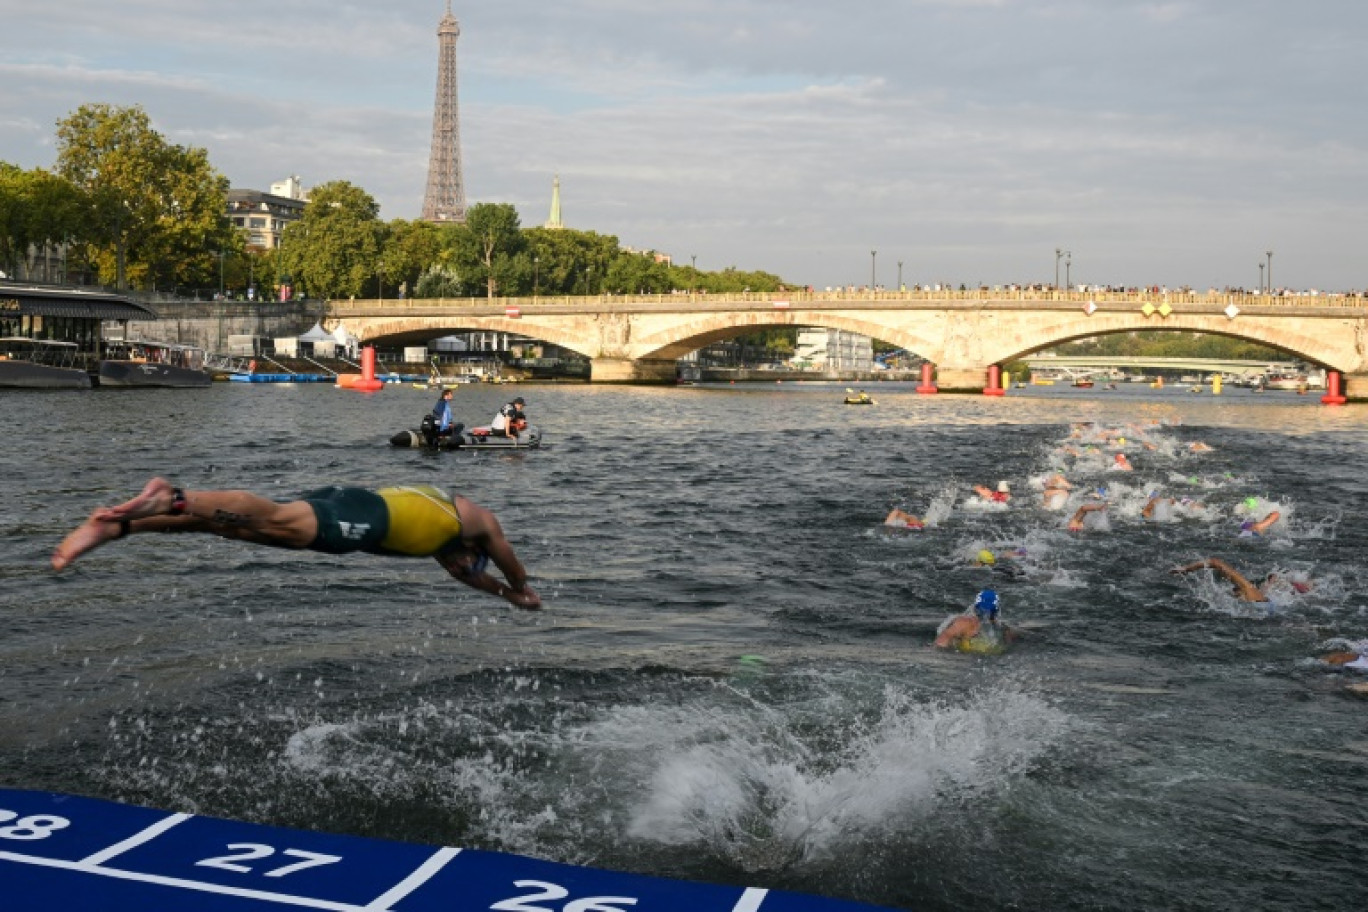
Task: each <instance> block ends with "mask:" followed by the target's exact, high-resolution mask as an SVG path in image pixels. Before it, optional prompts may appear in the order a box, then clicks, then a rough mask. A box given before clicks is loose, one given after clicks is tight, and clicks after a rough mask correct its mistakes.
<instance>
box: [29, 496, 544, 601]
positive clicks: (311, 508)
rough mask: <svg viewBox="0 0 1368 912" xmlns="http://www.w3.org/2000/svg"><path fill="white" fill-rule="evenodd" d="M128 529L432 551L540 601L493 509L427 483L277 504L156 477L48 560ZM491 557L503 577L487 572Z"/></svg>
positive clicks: (464, 576)
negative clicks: (187, 487)
mask: <svg viewBox="0 0 1368 912" xmlns="http://www.w3.org/2000/svg"><path fill="white" fill-rule="evenodd" d="M134 532H204V533H208V534H210V535H217V536H219V537H220V538H232V539H238V540H240V541H246V542H251V543H253V544H258V545H272V546H275V547H279V548H295V549H307V550H310V551H322V552H325V553H328V554H346V553H349V552H352V551H365V552H368V553H371V554H386V555H393V556H397V557H432V558H435V559H436V560H437V563H439V564H441V565H442V567H443V568H445V569H446V571H447V572H448V573H450V574H451V575H452V576H454V577H455V578H456V579H458V580H460V581H461V582H463V583H465V584H466V585H467V586H471V587H473V588H475V589H479V590H481V591H483V592H488V593H490V594H491V595H497V596H499V597H500V598H503V599H506V600H507V601H508V602H510V603H511V604H513V605H515V606H516V607H518V608H529V609H530V608H539V607H541V598H540V597H539V596H538V595H537V593H536V592H535V591H533V590H532V588H531V587H530V586H528V585H527V571H526V570H525V569H524V568H523V565H522V564H521V563H520V562H519V561H518V556H517V555H516V554H515V553H514V552H513V546H512V545H510V544H509V543H508V539H506V538H505V537H504V533H503V529H502V528H501V527H500V526H499V521H498V519H497V518H495V516H494V514H493V513H491V512H490V511H489V510H486V509H485V508H484V507H481V506H478V505H476V504H474V503H472V502H470V501H469V500H466V499H465V498H464V497H460V496H454V497H453V496H451V495H448V494H446V493H445V492H443V491H441V490H439V489H437V488H434V487H430V486H427V485H422V486H416V487H394V488H381V489H379V490H378V491H370V490H367V489H365V488H342V487H335V486H334V487H327V488H321V489H319V490H317V491H312V492H310V493H308V494H305V495H304V496H303V497H302V498H301V499H299V500H292V501H287V502H285V503H280V502H277V501H273V500H267V499H266V498H264V497H259V496H257V495H256V494H252V493H250V492H247V491H185V490H182V489H180V488H177V487H174V486H173V485H172V484H171V482H169V481H167V480H166V479H164V478H154V479H152V480H151V481H149V482H148V483H147V485H146V486H145V487H144V488H143V490H142V493H140V494H139V495H138V496H137V497H135V498H133V499H132V500H130V501H128V502H127V503H123V504H120V505H119V506H117V507H101V508H99V509H97V510H95V512H93V513H91V514H90V518H89V519H87V520H86V521H85V522H84V523H82V524H81V525H80V526H78V527H77V528H76V529H75V530H74V531H72V532H71V533H70V534H69V535H67V537H66V538H65V539H64V540H63V541H62V543H61V544H60V545H58V546H57V550H56V551H54V552H53V555H52V567H53V569H55V570H62V569H64V568H66V567H67V566H69V565H70V564H71V562H72V561H74V560H76V558H78V557H80V556H81V555H82V554H85V553H86V552H87V551H92V550H94V549H95V548H98V547H100V546H101V545H103V544H105V543H106V542H111V541H114V540H115V539H118V538H123V537H125V536H127V535H129V534H130V533H134ZM490 561H493V562H494V565H495V566H496V567H498V568H499V570H501V571H502V572H503V575H504V578H505V579H507V580H508V582H507V584H505V583H503V582H501V581H499V580H498V579H496V578H495V577H493V576H492V575H490V574H489V573H487V572H486V567H487V566H488V564H489V562H490Z"/></svg>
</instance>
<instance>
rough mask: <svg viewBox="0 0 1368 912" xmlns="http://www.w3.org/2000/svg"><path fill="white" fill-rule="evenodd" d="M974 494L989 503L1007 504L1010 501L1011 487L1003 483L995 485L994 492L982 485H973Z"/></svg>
mask: <svg viewBox="0 0 1368 912" xmlns="http://www.w3.org/2000/svg"><path fill="white" fill-rule="evenodd" d="M974 493H975V494H977V495H978V496H979V497H981V498H983V499H984V500H986V501H988V502H989V503H1007V501H1009V500H1011V499H1012V489H1011V486H1009V485H1008V484H1007V482H1005V481H999V482H998V483H997V490H996V491H991V490H989V489H988V488H987V487H985V486H984V485H974Z"/></svg>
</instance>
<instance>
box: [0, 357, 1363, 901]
mask: <svg viewBox="0 0 1368 912" xmlns="http://www.w3.org/2000/svg"><path fill="white" fill-rule="evenodd" d="M518 390H519V392H520V393H521V394H522V395H524V396H525V397H526V398H527V400H528V409H529V413H530V415H531V417H532V419H533V421H534V422H535V423H537V424H538V425H539V426H540V427H541V428H542V430H543V432H544V434H545V438H544V439H545V441H546V443H547V444H548V448H547V449H544V450H541V451H537V452H527V453H520V454H491V453H481V454H475V453H467V452H456V453H442V454H428V453H423V452H419V451H413V450H399V449H393V448H391V447H389V446H388V443H387V441H388V438H389V436H390V435H391V434H392V433H394V432H395V431H397V430H400V429H402V428H405V427H409V426H414V425H416V421H417V419H418V417H419V416H420V415H421V414H422V413H423V412H424V411H425V410H426V409H427V408H428V407H429V406H430V405H431V403H430V401H429V399H431V398H432V397H431V396H430V394H428V393H426V392H420V391H418V390H414V389H411V388H408V387H391V388H388V389H386V390H384V391H383V392H381V393H379V394H376V395H363V394H358V393H354V392H349V391H338V390H335V389H333V388H331V387H325V386H322V385H303V386H272V385H255V384H251V385H247V384H243V385H239V384H217V385H215V386H213V387H212V388H210V389H205V390H176V391H115V390H104V391H94V392H84V393H72V394H67V393H53V394H41V393H36V394H25V393H7V394H5V395H4V396H3V397H0V435H3V440H4V443H3V446H2V447H0V466H2V467H3V472H4V478H5V482H4V487H5V496H4V498H3V499H2V500H0V522H2V523H3V526H4V528H5V530H6V534H5V535H4V536H3V538H0V577H3V581H4V582H3V592H4V595H3V605H4V611H5V615H6V625H5V635H4V637H3V638H2V639H0V784H3V785H5V786H8V787H19V788H32V789H51V790H57V791H66V792H75V793H80V794H85V795H91V796H96V797H104V798H110V799H115V800H123V801H131V802H137V803H144V804H149V805H154V806H157V807H162V808H166V809H170V810H182V811H190V812H197V813H203V814H210V815H216V816H226V817H237V818H244V819H249V820H253V821H257V822H268V823H273V824H277V825H283V826H294V827H304V828H311V829H321V830H330V831H336V832H349V833H356V834H361V835H368V836H379V837H386V838H398V839H407V840H412V841H418V842H427V843H443V844H449V845H465V846H478V847H486V848H495V849H502V850H506V851H514V852H520V853H524V854H531V855H536V856H541V857H547V858H552V859H556V860H562V861H570V862H577V863H584V864H592V865H596V866H600V867H609V868H617V869H623V870H633V871H639V872H643V873H653V874H662V875H668V876H677V877H688V878H696V879H703V880H711V881H718V882H729V883H744V884H747V885H755V886H769V887H775V888H784V889H791V890H799V891H804V892H813V893H819V894H823V895H828V896H839V897H845V898H852V899H859V900H864V901H867V902H871V903H876V904H880V905H884V906H889V907H894V908H902V909H918V910H922V909H932V910H939V909H1003V908H1021V909H1055V910H1068V909H1135V908H1155V909H1158V908H1165V909H1178V908H1185V909H1187V908H1190V909H1248V908H1260V909H1294V908H1295V909H1340V908H1348V907H1350V905H1351V904H1356V903H1357V900H1358V899H1359V898H1360V895H1361V890H1362V887H1363V884H1364V873H1363V847H1364V846H1365V844H1368V814H1366V813H1365V808H1368V777H1366V776H1365V772H1368V726H1365V713H1368V702H1365V701H1364V699H1363V698H1362V697H1357V696H1355V695H1353V694H1352V693H1351V692H1350V691H1349V690H1347V688H1346V685H1347V684H1349V683H1351V681H1352V680H1353V679H1354V675H1353V673H1352V672H1343V671H1332V670H1331V669H1329V668H1328V667H1327V666H1325V665H1323V664H1321V663H1320V662H1318V661H1317V660H1316V658H1315V657H1316V656H1317V655H1318V654H1320V653H1321V652H1323V651H1324V649H1325V648H1328V647H1330V646H1333V645H1336V644H1339V645H1343V644H1346V643H1351V644H1352V643H1362V642H1363V641H1365V639H1368V608H1366V607H1365V602H1366V600H1365V598H1364V591H1365V587H1364V584H1365V582H1368V580H1366V579H1365V575H1366V573H1368V571H1365V568H1364V563H1363V561H1362V559H1361V555H1362V554H1363V549H1364V545H1365V541H1368V513H1365V512H1364V511H1363V510H1362V505H1363V503H1364V495H1365V494H1366V493H1368V483H1366V482H1365V480H1364V477H1363V470H1362V464H1363V457H1364V454H1365V452H1368V448H1366V447H1365V444H1366V443H1368V408H1365V407H1362V406H1347V407H1343V408H1325V407H1322V406H1320V405H1319V404H1318V403H1316V401H1315V397H1314V396H1307V397H1298V396H1296V395H1295V394H1274V393H1268V394H1262V395H1257V394H1252V393H1249V392H1246V391H1240V390H1227V392H1226V394H1225V395H1223V396H1220V397H1216V396H1212V395H1209V394H1206V395H1200V396H1199V395H1195V394H1192V393H1189V392H1187V391H1186V390H1182V389H1177V390H1174V389H1170V390H1166V391H1154V390H1150V389H1149V388H1148V387H1140V386H1138V385H1137V386H1135V387H1134V388H1131V387H1123V388H1122V389H1119V390H1112V391H1106V390H1094V391H1089V392H1084V391H1079V390H1071V389H1067V388H1058V389H1054V388H1043V387H1042V388H1032V389H1025V390H1014V391H1013V392H1012V394H1011V395H1009V396H1007V397H1005V398H1002V399H991V398H985V397H976V396H918V395H917V394H916V392H915V389H914V385H912V384H908V385H905V386H904V385H898V384H885V385H879V386H876V387H873V388H871V392H873V393H874V395H875V397H876V399H877V400H878V404H877V406H875V407H873V408H852V407H847V406H844V405H842V403H841V399H842V397H843V395H844V390H843V389H842V388H840V387H836V386H829V385H794V384H774V385H762V384H757V385H749V386H740V385H737V386H718V387H708V386H697V387H686V388H677V389H674V388H672V389H662V388H609V387H589V386H535V385H528V386H522V387H519V388H518ZM507 395H508V392H507V388H499V387H490V386H480V387H468V388H463V389H461V390H458V391H457V394H456V402H455V405H456V406H457V409H456V411H457V413H458V417H459V418H461V419H462V420H464V421H465V422H466V423H467V424H474V423H482V422H483V421H486V420H488V418H489V416H491V415H492V414H493V413H494V411H495V409H496V408H497V406H498V405H499V403H500V402H501V401H502V399H503V398H505V397H506V396H507ZM1075 422H1087V423H1089V424H1088V425H1087V426H1086V427H1082V428H1078V429H1075V427H1074V426H1073V425H1074V423H1075ZM1108 429H1110V430H1111V431H1112V439H1111V440H1110V441H1108V439H1107V438H1106V436H1105V431H1106V430H1108ZM1075 432H1076V433H1077V434H1079V435H1081V436H1071V434H1074V433H1075ZM1116 436H1125V437H1126V442H1125V443H1124V444H1122V443H1120V442H1119V441H1116V440H1115V439H1114V438H1115V437H1116ZM1194 441H1202V442H1205V443H1206V444H1209V445H1210V446H1211V447H1213V448H1214V449H1213V451H1212V452H1206V453H1198V452H1193V451H1192V450H1191V449H1190V448H1189V444H1191V443H1192V442H1194ZM1090 443H1093V444H1096V448H1095V449H1088V445H1089V444H1090ZM1070 446H1072V447H1074V448H1075V449H1076V450H1077V452H1078V454H1079V455H1078V456H1074V455H1072V454H1071V453H1070V452H1069V450H1068V449H1066V448H1067V447H1070ZM1118 447H1123V448H1124V450H1125V452H1127V453H1128V454H1129V456H1130V459H1131V461H1132V463H1133V464H1134V465H1135V471H1134V472H1132V473H1129V474H1126V473H1121V472H1116V471H1113V470H1112V469H1110V468H1109V466H1110V464H1111V460H1112V453H1113V451H1114V449H1116V448H1118ZM1056 469H1059V470H1062V471H1063V472H1065V474H1067V475H1068V476H1069V478H1070V479H1071V480H1073V481H1074V482H1075V484H1076V488H1075V492H1074V495H1073V503H1074V504H1077V503H1081V502H1083V501H1084V500H1086V499H1087V497H1086V493H1085V492H1086V491H1088V490H1092V489H1095V488H1097V487H1099V486H1101V487H1104V488H1105V489H1106V496H1107V498H1108V500H1109V502H1110V503H1111V506H1110V508H1109V509H1108V511H1107V518H1106V520H1105V522H1104V523H1103V524H1102V526H1101V527H1100V528H1093V529H1090V530H1088V531H1085V532H1083V533H1080V534H1070V533H1067V532H1065V531H1064V529H1063V525H1064V523H1063V520H1064V516H1063V514H1060V513H1055V512H1049V511H1046V510H1044V509H1042V508H1041V506H1040V498H1039V494H1038V493H1037V492H1038V487H1039V485H1040V482H1041V480H1042V479H1043V478H1044V476H1045V475H1046V474H1048V473H1049V472H1051V471H1053V470H1056ZM153 474H162V475H166V476H167V477H170V478H172V479H174V480H175V481H176V482H177V483H179V484H181V485H182V486H185V487H194V488H202V487H215V488H223V487H243V488H248V489H250V490H254V491H257V492H259V493H264V494H267V495H269V496H273V497H280V498H287V497H290V496H293V495H295V494H297V493H299V492H301V491H303V490H307V489H309V488H312V487H316V486H319V485H322V484H330V483H340V484H359V485H376V486H378V485H383V484H406V483H408V484H412V483H432V484H436V485H440V486H444V487H448V488H450V489H453V490H457V491H460V492H462V493H464V494H466V495H468V496H470V497H471V498H472V499H473V500H475V501H477V502H479V503H482V504H484V505H486V506H489V507H491V508H492V509H494V510H495V511H496V513H497V514H498V515H499V516H500V518H501V520H502V522H503V524H504V527H505V529H506V530H507V532H508V534H509V537H510V539H511V541H512V542H513V543H514V546H515V547H516V549H517V550H518V552H519V553H520V555H521V556H522V557H523V559H524V560H525V562H526V563H527V565H528V567H529V569H530V571H531V574H532V581H533V585H534V586H535V587H536V588H537V589H538V590H539V591H540V592H541V593H542V595H543V598H544V601H545V610H544V611H542V612H540V613H527V612H518V611H514V610H512V609H510V608H507V607H506V606H504V605H503V603H501V602H497V601H495V600H493V599H491V598H489V597H488V596H483V595H480V594H478V593H475V592H473V591H471V590H469V589H466V588H465V587H463V586H460V585H458V584H455V583H454V582H452V581H450V580H449V579H447V578H446V577H445V575H444V574H443V573H442V572H441V570H440V569H439V568H438V567H437V566H436V565H435V564H434V563H433V562H431V561H426V560H409V561H405V560H395V559H386V558H381V557H374V556H366V555H353V556H346V557H335V556H328V555H322V554H314V553H308V552H303V553H301V552H289V551H279V550H273V549H268V548H259V547H252V546H248V545H243V544H241V543H235V542H229V541H224V540H220V539H217V538H214V537H211V536H162V535H143V536H135V537H132V538H129V539H127V540H124V541H119V542H116V543H113V544H111V545H109V546H108V547H105V548H103V549H100V550H98V551H96V552H93V553H91V554H89V555H87V556H86V557H85V558H84V559H83V560H81V561H80V562H78V564H77V565H76V567H75V568H74V569H72V570H70V571H68V572H66V573H64V574H62V575H60V576H58V575H55V574H53V573H52V572H51V571H50V570H49V569H48V567H47V558H48V555H49V554H50V552H51V550H52V548H53V547H54V545H55V544H56V543H57V542H58V541H59V540H60V539H61V537H62V535H63V534H64V533H65V532H66V531H67V530H68V529H69V528H70V527H72V526H74V525H75V524H76V523H77V522H79V521H80V520H81V519H82V518H83V517H84V516H85V515H86V514H87V513H88V512H89V510H90V509H92V508H93V507H94V506H96V505H100V504H106V503H112V502H118V501H121V500H123V499H125V498H127V497H129V496H131V495H132V494H133V493H134V492H136V491H137V490H138V489H139V488H140V487H141V485H142V484H143V482H144V481H145V480H146V479H147V478H148V477H149V476H151V475H153ZM1000 479H1001V480H1007V481H1008V482H1009V483H1010V485H1011V487H1012V489H1013V490H1014V491H1015V492H1016V497H1015V498H1014V500H1013V502H1012V503H1011V504H1009V505H1008V506H1007V507H1005V508H1002V507H990V506H986V505H983V504H980V503H977V502H976V501H974V500H973V499H972V498H971V497H970V493H971V492H970V488H971V486H972V485H974V484H978V483H983V484H988V485H995V484H996V482H997V481H998V480H1000ZM1155 489H1157V490H1161V491H1164V492H1166V493H1168V494H1171V495H1173V496H1175V497H1190V498H1194V499H1196V500H1198V501H1200V502H1201V504H1203V507H1202V508H1200V509H1193V510H1190V511H1178V512H1177V513H1175V514H1174V515H1173V516H1172V517H1170V520H1171V521H1168V522H1154V523H1148V522H1145V521H1143V520H1142V518H1141V516H1140V507H1141V505H1142V504H1143V503H1144V498H1145V494H1146V493H1147V492H1148V491H1150V490H1155ZM1248 497H1255V498H1258V501H1257V504H1258V507H1257V509H1258V510H1259V511H1266V510H1267V509H1270V508H1273V507H1276V508H1278V509H1279V510H1280V511H1281V513H1282V514H1283V519H1282V520H1281V521H1280V522H1279V524H1278V525H1277V526H1275V527H1274V529H1273V531H1272V533H1271V534H1270V535H1269V536H1267V537H1265V538H1259V539H1249V538H1240V537H1239V536H1238V535H1237V530H1238V527H1239V523H1240V521H1241V519H1242V518H1243V515H1244V513H1245V511H1246V510H1247V508H1246V507H1245V506H1244V501H1245V499H1246V498H1248ZM895 505H897V506H903V507H904V508H907V509H909V510H911V511H912V512H914V513H917V514H918V515H925V516H926V517H927V518H928V520H929V523H930V527H929V528H928V529H927V530H926V531H925V532H923V533H920V534H911V533H902V534H896V533H895V534H889V533H886V532H885V531H883V530H882V529H881V528H880V522H881V520H882V518H883V516H884V514H885V513H886V512H887V511H888V510H889V509H890V507H892V506H895ZM985 547H986V548H990V549H994V550H997V551H1004V550H1010V549H1014V548H1022V549H1024V551H1025V554H1024V555H1022V556H1019V557H1017V558H1014V559H1011V560H1003V561H1001V562H1000V567H1001V568H1005V567H1007V566H1012V567H1014V568H1015V571H1014V572H1008V571H1007V570H1005V569H991V570H990V569H986V568H981V567H974V566H972V564H971V558H972V556H973V555H974V554H975V553H976V552H977V551H978V550H979V549H981V548H985ZM1206 556H1219V557H1222V558H1224V559H1226V560H1228V561H1229V562H1230V563H1232V564H1233V565H1235V566H1236V567H1237V568H1239V569H1241V570H1242V571H1243V572H1245V573H1246V574H1247V575H1249V576H1251V577H1253V578H1254V579H1255V580H1256V581H1257V580H1258V579H1261V578H1262V577H1263V574H1264V573H1265V572H1267V571H1269V570H1271V569H1279V570H1281V571H1283V572H1284V573H1292V574H1305V575H1307V576H1308V577H1309V579H1311V580H1312V581H1313V583H1314V585H1313V588H1312V589H1311V591H1310V592H1307V593H1304V594H1303V593H1294V592H1282V593H1276V594H1275V597H1274V601H1273V602H1272V603H1270V604H1267V605H1252V604H1249V603H1243V602H1238V601H1236V600H1235V599H1234V598H1233V597H1232V596H1231V594H1230V591H1229V587H1228V586H1226V585H1224V584H1220V583H1218V582H1217V581H1215V580H1213V579H1212V578H1211V577H1210V574H1208V573H1206V572H1197V573H1193V574H1190V575H1187V576H1182V577H1179V576H1175V575H1172V574H1170V573H1169V572H1168V571H1169V570H1170V568H1172V567H1174V566H1176V565H1178V564H1180V563H1186V562H1189V561H1194V560H1197V559H1199V558H1202V557H1206ZM989 585H991V586H994V587H995V588H997V589H998V591H999V592H1000V593H1001V595H1002V602H1003V606H1004V607H1003V612H1004V619H1005V620H1007V621H1008V622H1009V623H1012V624H1015V625H1017V626H1018V627H1019V628H1020V629H1022V630H1023V631H1024V634H1025V635H1024V637H1023V639H1022V640H1021V642H1020V643H1019V644H1018V645H1017V647H1016V648H1015V649H1014V650H1013V651H1012V652H1010V653H1008V654H1007V655H1004V656H996V657H993V656H969V655H961V654H946V653H942V652H939V651H937V650H935V649H933V648H932V647H931V640H932V639H933V637H934V635H935V631H936V628H937V625H938V624H939V623H940V622H941V621H942V620H943V619H944V618H945V617H946V616H947V615H949V614H951V613H953V612H956V611H960V610H962V609H964V608H965V607H966V606H967V605H969V604H970V602H971V601H972V599H973V597H974V594H975V593H976V592H977V591H978V590H979V589H980V588H982V587H984V586H989ZM1365 645H1368V644H1365Z"/></svg>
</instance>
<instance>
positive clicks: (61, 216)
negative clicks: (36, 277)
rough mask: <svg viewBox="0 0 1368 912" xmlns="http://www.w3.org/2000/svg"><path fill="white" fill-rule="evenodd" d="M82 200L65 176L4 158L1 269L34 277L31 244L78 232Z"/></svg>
mask: <svg viewBox="0 0 1368 912" xmlns="http://www.w3.org/2000/svg"><path fill="white" fill-rule="evenodd" d="M78 202H79V201H78V199H77V195H76V190H75V188H74V187H72V185H71V183H70V182H69V181H67V180H65V179H64V178H62V177H59V176H57V175H55V174H52V173H51V172H48V171H44V170H43V169H41V168H35V169H33V170H32V171H24V170H22V169H20V168H18V167H16V166H14V165H11V164H8V163H5V162H0V269H3V270H4V271H5V272H7V273H8V274H10V275H12V276H20V275H24V276H28V277H30V278H32V277H33V276H32V263H31V262H30V260H29V252H30V248H31V247H32V248H33V249H35V250H36V249H38V248H41V247H43V246H44V245H46V244H49V243H57V242H61V241H65V240H67V239H69V238H71V237H72V236H74V235H75V234H76V232H77V231H78V230H79V227H80V215H79V208H78ZM43 263H44V265H46V264H47V259H46V258H44V260H43ZM41 278H44V279H51V278H52V276H49V275H44V276H41Z"/></svg>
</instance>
